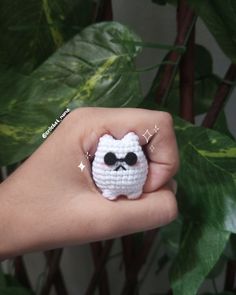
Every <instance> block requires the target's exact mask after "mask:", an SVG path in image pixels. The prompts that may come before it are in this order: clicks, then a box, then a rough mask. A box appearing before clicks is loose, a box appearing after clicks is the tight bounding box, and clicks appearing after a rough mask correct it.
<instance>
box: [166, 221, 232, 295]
mask: <svg viewBox="0 0 236 295" xmlns="http://www.w3.org/2000/svg"><path fill="white" fill-rule="evenodd" d="M229 235H230V233H229V232H226V231H219V230H218V229H216V228H215V227H213V226H211V225H208V224H201V225H200V224H198V223H194V222H191V221H190V222H188V223H186V224H185V226H184V232H183V236H182V241H181V244H180V251H179V254H178V256H177V258H176V260H175V262H174V264H173V267H172V270H171V285H172V288H173V293H174V295H195V294H197V290H198V288H199V286H200V285H201V283H202V282H203V280H204V278H205V277H206V275H207V274H208V273H209V271H210V270H211V269H212V267H213V266H214V264H215V263H216V261H217V260H218V258H219V257H220V255H221V253H222V251H223V250H224V247H225V244H226V242H227V240H228V238H229Z"/></svg>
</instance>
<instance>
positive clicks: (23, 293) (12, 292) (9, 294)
mask: <svg viewBox="0 0 236 295" xmlns="http://www.w3.org/2000/svg"><path fill="white" fill-rule="evenodd" d="M0 294H1V295H33V292H31V291H29V290H27V289H25V288H21V287H6V288H2V287H0Z"/></svg>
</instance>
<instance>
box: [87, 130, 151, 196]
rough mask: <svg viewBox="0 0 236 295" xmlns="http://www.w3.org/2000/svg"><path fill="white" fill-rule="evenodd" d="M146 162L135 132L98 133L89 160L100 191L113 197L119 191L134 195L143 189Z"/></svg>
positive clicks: (140, 192)
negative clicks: (122, 134)
mask: <svg viewBox="0 0 236 295" xmlns="http://www.w3.org/2000/svg"><path fill="white" fill-rule="evenodd" d="M147 173H148V162H147V159H146V157H145V155H144V152H143V150H142V147H141V146H140V144H139V138H138V136H137V135H136V134H135V133H134V132H129V133H128V134H126V135H125V136H124V137H123V138H122V139H120V140H119V139H115V138H113V137H112V136H111V135H108V134H105V135H103V136H102V137H100V139H99V142H98V146H97V150H96V152H95V157H94V160H93V163H92V176H93V179H94V182H95V184H96V185H97V187H98V188H99V189H100V190H101V192H102V195H103V196H104V197H105V198H107V199H109V200H115V199H116V198H117V197H118V196H120V195H125V196H127V198H128V199H137V198H138V197H140V195H141V194H142V191H143V185H144V183H145V181H146V178H147Z"/></svg>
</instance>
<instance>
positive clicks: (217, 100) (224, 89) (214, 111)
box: [202, 63, 236, 128]
mask: <svg viewBox="0 0 236 295" xmlns="http://www.w3.org/2000/svg"><path fill="white" fill-rule="evenodd" d="M235 81H236V64H233V63H232V64H231V65H230V66H229V68H228V70H227V72H226V74H225V77H224V80H223V81H222V83H221V84H220V85H219V87H218V89H217V91H216V94H215V97H214V99H213V102H212V105H211V107H210V108H209V110H208V112H207V114H206V116H205V118H204V120H203V123H202V126H204V127H206V128H213V126H214V124H215V122H216V120H217V118H218V115H219V114H220V112H221V110H222V109H223V107H224V104H225V102H226V100H227V98H228V97H229V95H230V94H231V92H232V90H233V88H234V86H235V85H234V82H235Z"/></svg>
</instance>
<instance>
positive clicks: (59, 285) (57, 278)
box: [44, 251, 68, 295]
mask: <svg viewBox="0 0 236 295" xmlns="http://www.w3.org/2000/svg"><path fill="white" fill-rule="evenodd" d="M44 255H45V257H46V260H47V264H50V260H51V259H52V258H51V256H52V252H50V251H47V252H44ZM52 283H53V285H54V287H55V290H56V292H57V295H68V291H67V289H66V286H65V282H64V278H63V275H62V273H61V270H60V267H59V266H58V267H57V269H56V270H55V275H54V277H53V282H52Z"/></svg>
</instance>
